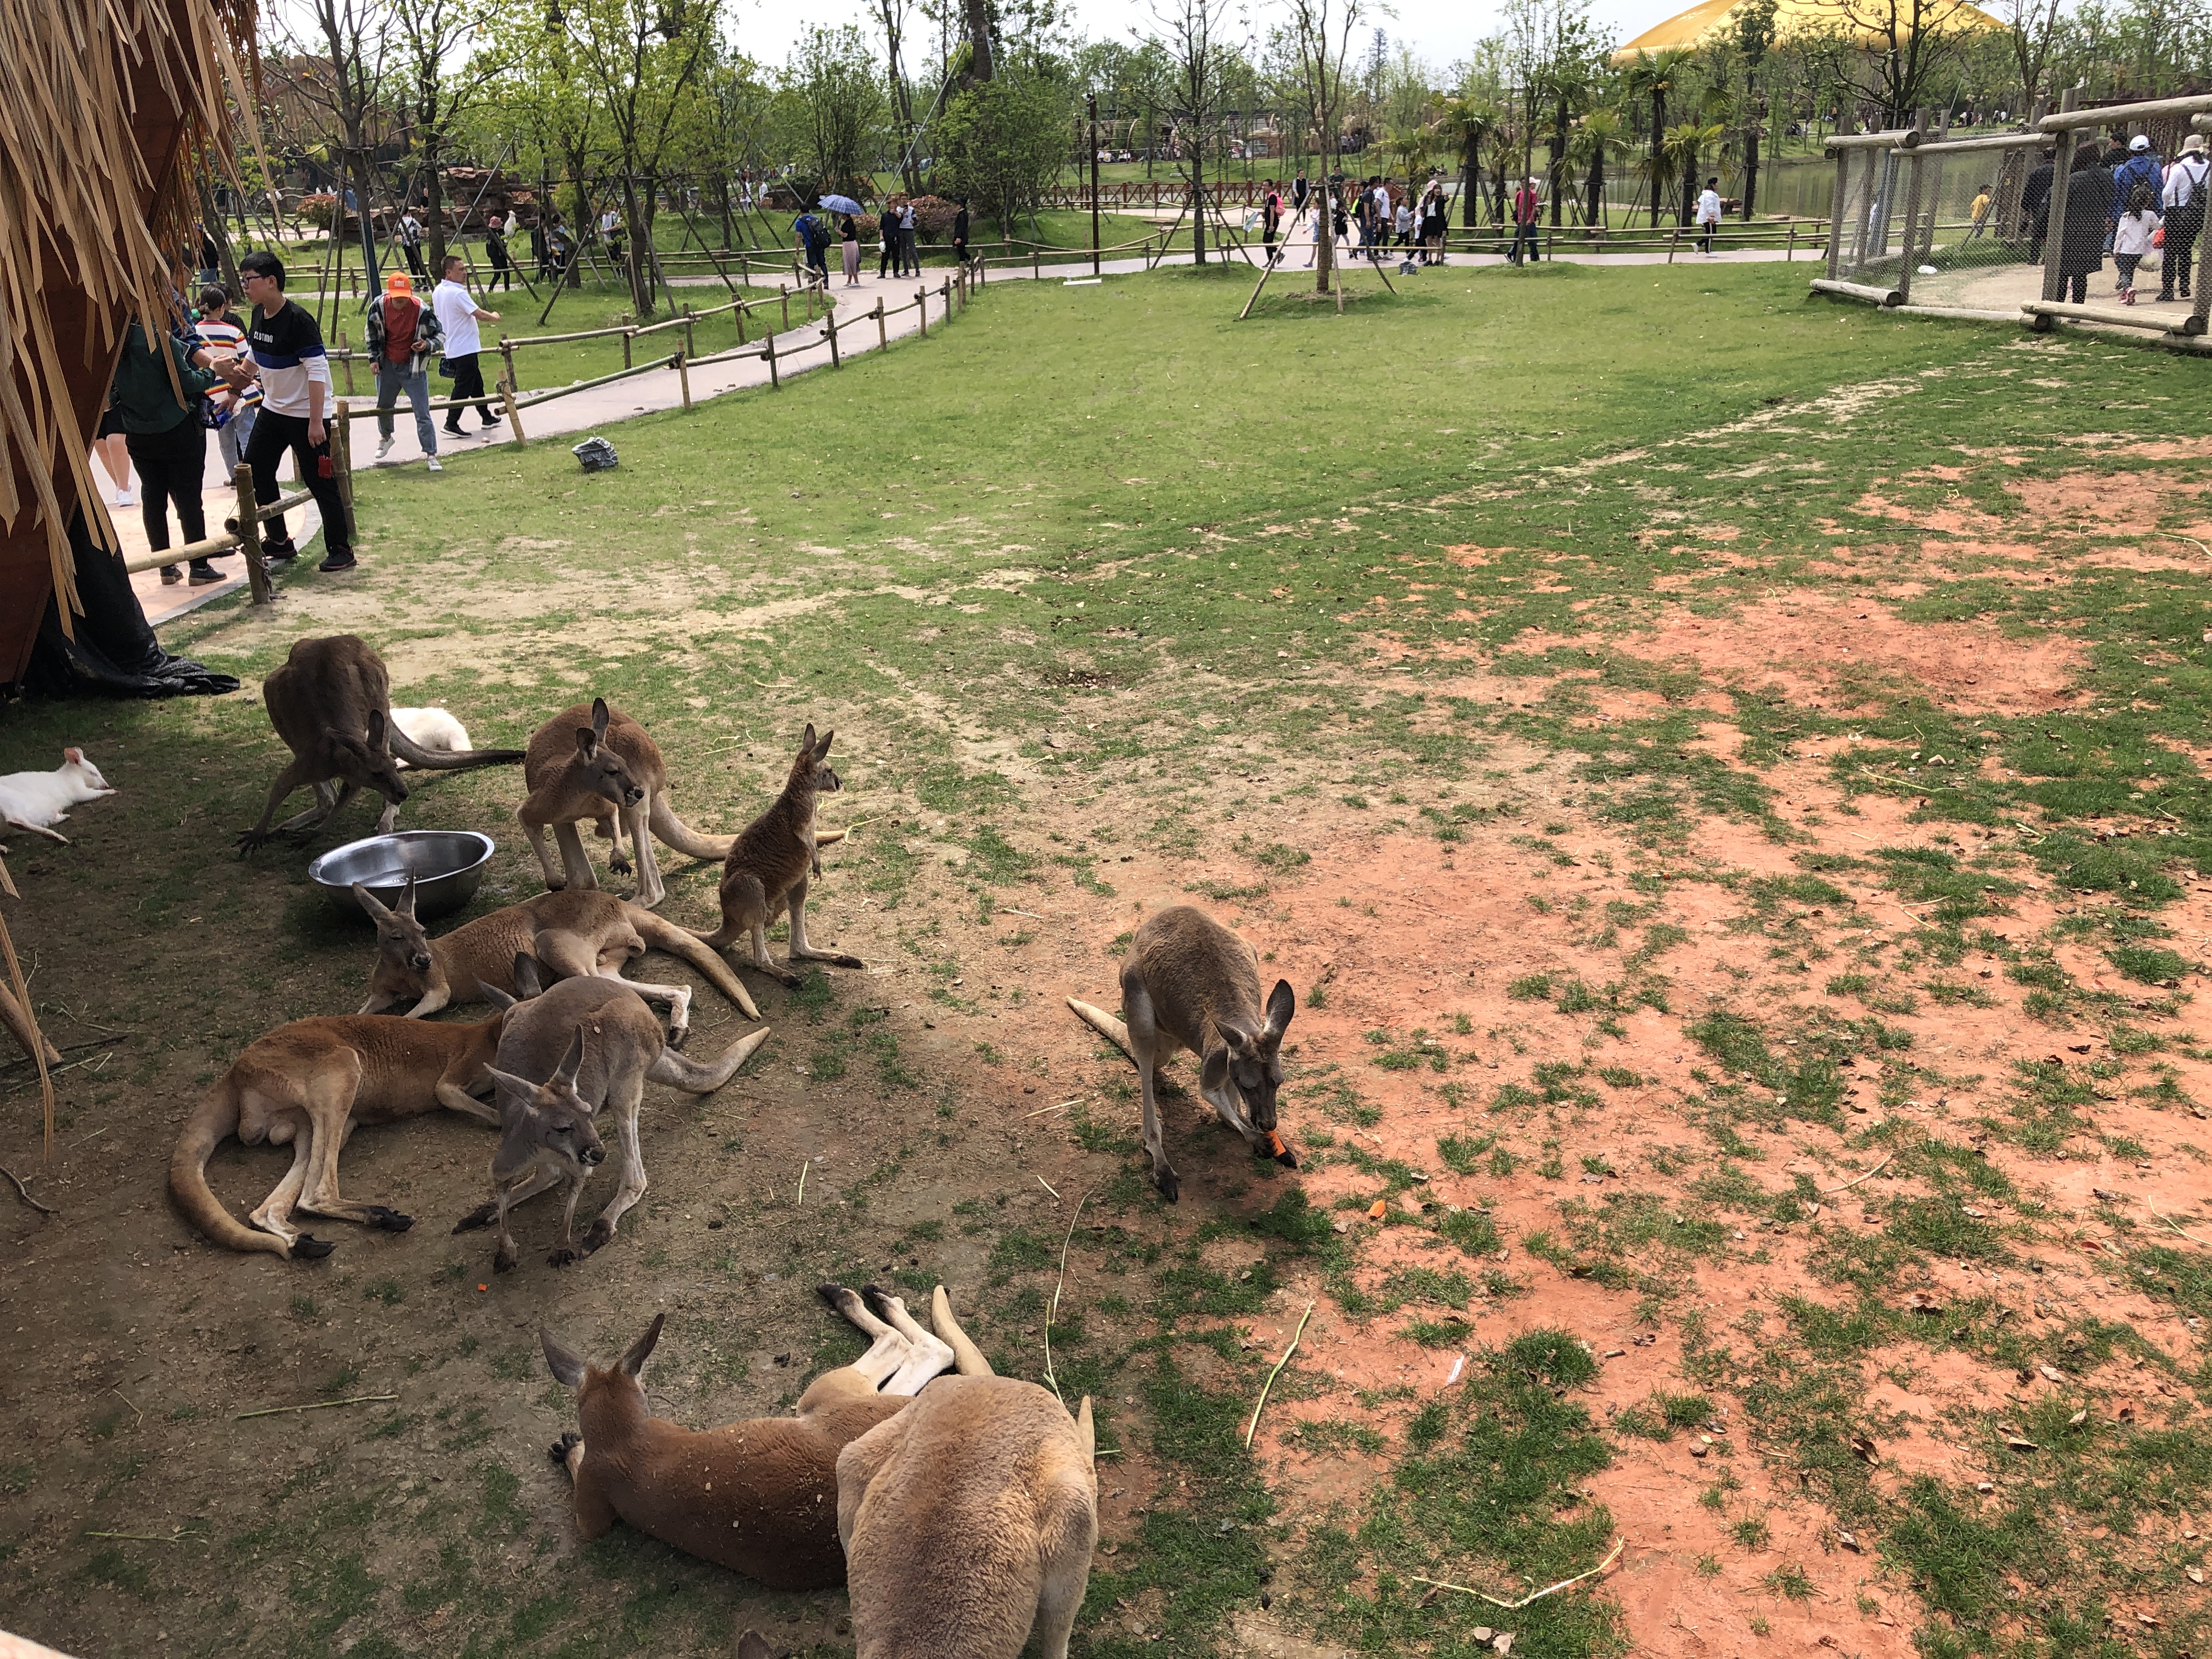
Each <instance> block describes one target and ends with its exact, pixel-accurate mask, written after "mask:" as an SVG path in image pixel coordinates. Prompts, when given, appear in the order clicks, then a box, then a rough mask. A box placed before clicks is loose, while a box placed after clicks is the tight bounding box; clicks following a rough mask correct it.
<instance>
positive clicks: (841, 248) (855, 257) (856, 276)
mask: <svg viewBox="0 0 2212 1659" xmlns="http://www.w3.org/2000/svg"><path fill="white" fill-rule="evenodd" d="M837 247H838V252H841V253H842V254H843V255H844V256H845V286H846V287H847V288H858V287H860V226H858V225H856V224H854V222H853V216H852V215H851V214H849V213H841V214H839V215H838V216H837Z"/></svg>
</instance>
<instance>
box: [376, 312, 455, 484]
mask: <svg viewBox="0 0 2212 1659" xmlns="http://www.w3.org/2000/svg"><path fill="white" fill-rule="evenodd" d="M444 343H445V333H444V331H443V330H442V329H441V328H440V327H439V325H438V313H436V312H435V311H433V310H431V308H430V307H428V306H426V305H424V304H423V303H422V301H420V300H418V299H416V297H415V284H414V283H413V282H412V281H411V280H410V279H409V277H408V275H407V273H406V272H405V271H404V270H395V271H393V272H392V273H391V274H390V275H389V276H386V278H385V279H384V292H383V293H381V294H380V295H377V296H376V299H375V301H374V303H372V304H371V305H370V307H368V353H369V356H372V357H374V359H375V360H376V430H377V444H376V459H378V460H382V459H384V458H385V457H386V455H389V454H390V453H392V411H393V410H396V409H397V408H398V406H399V394H400V392H402V391H403V390H404V392H406V393H407V402H408V404H409V406H410V408H412V409H413V410H414V411H415V439H416V442H417V443H419V444H421V445H422V454H423V457H424V459H425V460H426V461H427V462H428V465H429V468H430V471H433V472H442V471H445V469H444V468H443V467H442V466H441V465H439V464H438V425H437V422H435V421H433V420H432V419H431V418H430V369H429V363H430V354H431V353H432V352H434V351H435V350H437V349H438V348H439V347H440V346H441V345H443V344H444Z"/></svg>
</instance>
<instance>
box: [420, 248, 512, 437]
mask: <svg viewBox="0 0 2212 1659" xmlns="http://www.w3.org/2000/svg"><path fill="white" fill-rule="evenodd" d="M466 276H467V271H466V269H465V267H464V266H463V264H462V263H461V256H460V255H459V254H458V253H449V254H447V256H446V270H445V280H444V281H443V282H441V283H439V284H438V286H437V289H436V290H435V292H433V293H432V295H430V304H431V307H432V308H433V309H434V310H435V312H436V313H437V316H438V327H439V329H440V330H441V331H442V332H443V333H444V335H445V341H444V348H445V354H446V355H445V373H446V374H447V375H449V376H451V377H452V379H453V392H452V393H451V394H450V395H451V398H452V402H451V404H450V406H449V407H448V408H447V410H446V430H447V431H448V432H450V433H451V434H453V436H454V437H456V438H464V437H466V436H467V434H466V433H465V432H464V431H463V430H462V429H461V405H462V404H465V403H468V402H471V401H472V400H473V401H474V403H475V404H476V406H477V419H478V420H480V421H482V422H483V430H484V431H486V432H489V431H490V430H491V429H492V428H494V427H495V426H497V425H498V424H499V423H500V422H501V420H502V419H504V418H505V417H504V416H501V415H500V414H498V413H497V412H496V411H495V410H493V408H492V406H491V404H490V402H489V399H487V398H485V397H484V383H483V358H482V356H481V354H482V352H483V336H482V335H481V334H479V333H478V332H477V324H478V323H495V322H497V321H498V320H499V313H497V312H496V311H485V310H483V308H481V307H479V306H478V305H477V302H476V301H474V300H472V299H471V298H470V297H469V290H468V284H467V282H466V280H465V279H466Z"/></svg>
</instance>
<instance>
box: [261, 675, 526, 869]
mask: <svg viewBox="0 0 2212 1659" xmlns="http://www.w3.org/2000/svg"><path fill="white" fill-rule="evenodd" d="M261 700H262V702H263V703H264V704H265V705H266V706H267V708H268V710H269V722H270V725H272V726H275V727H276V735H277V736H278V737H280V738H283V739H284V743H285V746H286V747H287V748H289V749H290V750H291V751H292V763H291V764H290V765H289V766H287V767H286V768H285V769H283V771H281V772H279V773H278V774H277V775H276V782H275V783H273V784H271V785H270V789H269V804H268V805H266V806H264V807H263V808H262V809H261V822H260V823H257V824H255V825H254V826H253V828H252V829H248V830H246V832H245V833H244V834H242V835H241V836H239V838H238V850H239V851H240V853H241V854H246V853H252V852H253V851H255V850H256V849H257V848H260V847H262V846H263V845H264V844H265V843H266V842H269V841H270V839H271V838H272V837H273V836H283V835H293V834H303V835H306V834H313V832H314V831H315V830H316V829H320V828H321V827H322V826H323V824H324V823H326V822H327V821H328V820H329V819H330V818H331V817H332V816H333V815H334V814H335V813H337V811H338V810H339V809H340V808H341V807H343V805H345V804H346V803H347V802H348V801H349V800H351V799H353V798H354V795H355V793H356V791H359V790H362V789H373V790H374V791H375V792H376V793H378V794H380V795H381V796H383V797H384V811H383V812H382V813H381V814H380V816H379V817H378V818H377V820H376V833H377V834H378V835H380V836H382V835H389V834H390V833H391V830H392V825H393V824H394V823H398V820H399V803H400V802H401V801H403V800H405V799H407V786H406V784H405V783H404V782H403V781H401V780H400V776H399V769H398V766H397V765H396V764H394V763H393V759H392V757H393V756H395V755H397V756H398V757H401V758H402V759H404V760H405V761H406V762H407V763H409V764H410V765H411V766H418V767H423V768H428V769H435V770H440V771H448V772H450V771H458V770H460V769H465V768H468V767H475V766H503V765H506V764H507V763H511V762H513V761H519V760H520V759H521V758H522V750H520V749H468V750H460V751H459V752H458V753H455V752H451V751H447V750H438V751H435V752H434V751H432V750H428V749H424V748H423V747H422V746H421V745H420V744H417V743H416V742H415V740H414V739H413V738H410V737H409V736H408V735H407V734H406V733H405V732H402V731H401V730H400V729H399V728H398V726H395V725H393V724H392V677H391V675H389V674H388V673H386V671H385V667H384V659H383V658H381V657H380V656H378V655H377V654H376V653H375V652H374V650H372V649H371V648H370V647H369V646H368V642H367V641H364V640H361V639H357V638H356V637H355V636H354V635H351V634H334V635H331V636H329V637H328V638H326V639H319V640H298V641H294V643H293V646H292V650H291V654H290V655H289V656H288V657H286V658H285V659H284V665H283V667H281V668H279V669H277V670H276V671H275V672H274V673H272V674H270V676H269V678H268V679H267V680H266V681H265V682H264V684H263V685H262V688H261ZM309 784H312V785H313V787H314V790H315V794H316V796H317V798H318V799H319V806H313V807H309V808H308V809H307V811H304V812H301V813H300V814H299V815H298V816H297V817H289V818H287V819H285V820H284V822H283V823H280V824H278V825H277V826H276V829H275V830H273V831H272V830H271V829H270V828H269V821H270V819H271V818H273V817H276V809H277V807H279V806H280V805H283V801H284V798H285V797H286V796H287V795H289V794H290V793H292V792H293V791H294V790H295V789H297V788H300V787H302V786H303V785H309ZM334 785H336V786H341V787H333V786H334Z"/></svg>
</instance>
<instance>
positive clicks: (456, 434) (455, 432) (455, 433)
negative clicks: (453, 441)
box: [438, 426, 468, 438]
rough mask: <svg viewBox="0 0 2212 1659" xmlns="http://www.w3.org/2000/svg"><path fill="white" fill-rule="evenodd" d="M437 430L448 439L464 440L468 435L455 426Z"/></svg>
mask: <svg viewBox="0 0 2212 1659" xmlns="http://www.w3.org/2000/svg"><path fill="white" fill-rule="evenodd" d="M438 429H439V431H441V432H442V433H444V434H445V435H446V436H447V437H448V438H465V437H467V436H468V434H467V433H465V432H464V431H462V430H461V429H460V428H459V427H457V426H444V427H440V428H438Z"/></svg>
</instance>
